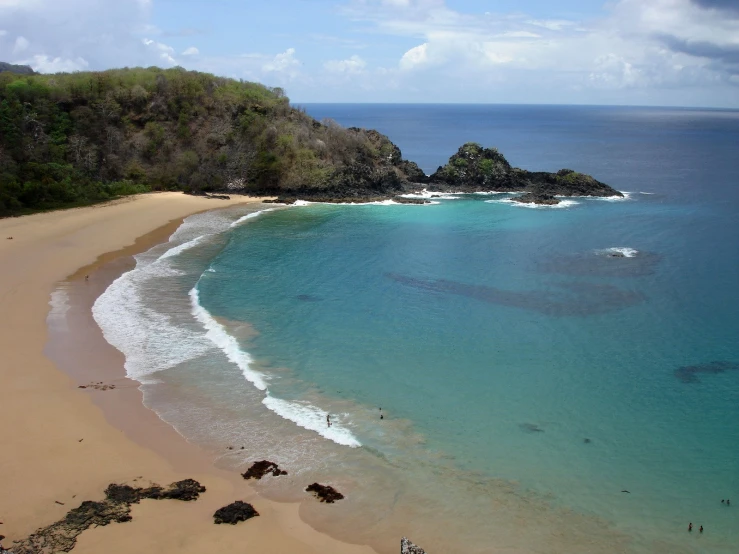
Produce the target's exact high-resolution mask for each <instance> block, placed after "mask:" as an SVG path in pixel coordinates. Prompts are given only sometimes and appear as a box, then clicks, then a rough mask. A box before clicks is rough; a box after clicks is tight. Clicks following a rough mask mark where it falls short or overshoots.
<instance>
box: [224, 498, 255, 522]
mask: <svg viewBox="0 0 739 554" xmlns="http://www.w3.org/2000/svg"><path fill="white" fill-rule="evenodd" d="M258 515H259V512H257V511H256V510H255V509H254V506H252V505H251V504H247V503H246V502H242V501H241V500H237V501H236V502H234V503H233V504H229V505H228V506H224V507H223V508H220V509H218V510H216V513H215V514H213V523H215V524H216V525H220V524H222V523H229V524H231V525H236V524H237V523H238V522H240V521H246V520H247V519H251V518H253V517H256V516H258Z"/></svg>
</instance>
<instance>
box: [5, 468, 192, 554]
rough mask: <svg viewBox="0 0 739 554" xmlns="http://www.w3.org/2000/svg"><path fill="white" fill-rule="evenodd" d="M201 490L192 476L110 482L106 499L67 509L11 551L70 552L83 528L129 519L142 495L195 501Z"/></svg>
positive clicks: (37, 553) (31, 553)
mask: <svg viewBox="0 0 739 554" xmlns="http://www.w3.org/2000/svg"><path fill="white" fill-rule="evenodd" d="M202 492H205V487H203V486H202V485H201V484H200V483H198V482H197V481H194V480H193V479H185V480H184V481H178V482H176V483H172V484H171V485H169V486H168V487H160V486H159V485H152V486H151V487H147V488H134V487H131V486H129V485H114V484H113V485H109V486H108V488H107V489H105V500H103V501H102V502H93V501H91V500H87V501H85V502H83V503H82V504H80V505H79V506H78V507H77V508H74V509H72V510H70V511H69V512H67V515H65V516H64V518H63V519H61V520H59V521H57V522H56V523H52V524H51V525H49V526H47V527H43V528H41V529H38V530H37V531H36V532H35V533H33V534H32V535H31V536H29V537H28V538H27V539H23V540H21V541H18V542H17V543H16V544H15V546H13V550H12V552H13V553H14V554H53V553H56V552H69V551H70V550H72V549H73V548H74V546H75V544H76V543H77V537H78V536H79V534H80V533H82V532H83V531H84V530H86V529H89V528H90V527H98V526H105V525H108V524H110V523H124V522H126V521H131V504H136V503H138V502H139V501H140V500H141V499H143V498H153V499H156V500H159V499H164V498H170V499H174V500H183V501H191V500H196V499H197V498H198V497H199V496H200V493H202Z"/></svg>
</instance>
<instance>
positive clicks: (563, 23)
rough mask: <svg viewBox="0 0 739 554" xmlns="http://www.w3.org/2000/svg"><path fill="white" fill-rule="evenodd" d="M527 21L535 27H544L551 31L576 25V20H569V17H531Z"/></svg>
mask: <svg viewBox="0 0 739 554" xmlns="http://www.w3.org/2000/svg"><path fill="white" fill-rule="evenodd" d="M526 23H528V24H529V25H533V26H535V27H543V28H544V29H549V30H550V31H561V30H563V29H566V28H568V27H573V26H575V25H576V23H575V22H574V21H568V20H567V19H529V20H528V21H526Z"/></svg>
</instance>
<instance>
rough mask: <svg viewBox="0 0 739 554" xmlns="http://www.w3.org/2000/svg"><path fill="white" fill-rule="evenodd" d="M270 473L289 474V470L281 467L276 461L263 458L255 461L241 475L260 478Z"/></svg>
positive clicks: (276, 474)
mask: <svg viewBox="0 0 739 554" xmlns="http://www.w3.org/2000/svg"><path fill="white" fill-rule="evenodd" d="M268 473H269V474H271V475H274V476H275V477H279V476H280V475H287V471H285V470H284V469H280V466H278V465H277V464H276V463H274V462H270V461H269V460H261V461H259V462H254V463H253V464H252V465H251V467H250V468H249V469H247V470H246V472H245V473H242V474H241V476H242V477H243V478H244V479H247V480H248V479H256V480H259V479H261V478H262V477H264V476H265V475H267V474H268Z"/></svg>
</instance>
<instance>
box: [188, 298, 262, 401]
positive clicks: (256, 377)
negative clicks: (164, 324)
mask: <svg viewBox="0 0 739 554" xmlns="http://www.w3.org/2000/svg"><path fill="white" fill-rule="evenodd" d="M190 303H191V305H192V315H193V316H195V319H197V320H198V321H199V322H200V324H201V325H202V326H203V327H205V330H206V333H205V336H206V338H208V340H210V341H211V342H212V343H213V344H215V345H216V346H217V347H218V348H220V349H221V350H222V351H223V353H224V354H225V355H226V357H227V358H228V359H229V361H231V362H232V363H234V364H236V366H237V367H238V368H239V369H240V370H241V373H242V374H243V375H244V377H245V378H246V380H247V381H249V382H250V383H251V384H252V385H254V386H255V387H257V388H258V389H259V390H267V383H265V380H264V375H262V374H261V373H259V372H258V371H254V370H253V369H252V368H251V364H252V363H253V362H254V360H252V357H251V356H250V355H249V354H247V353H246V352H244V351H243V350H241V347H240V346H239V343H238V341H237V340H236V339H235V338H234V337H232V336H231V335H229V334H228V332H227V331H226V329H225V328H224V327H223V325H221V324H220V323H218V322H217V321H216V320H215V319H213V316H211V315H210V313H208V310H206V309H205V308H203V306H201V305H200V293H199V292H198V288H197V285H196V286H195V287H193V289H192V290H191V291H190Z"/></svg>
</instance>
